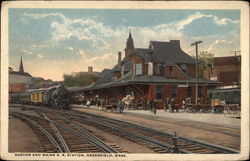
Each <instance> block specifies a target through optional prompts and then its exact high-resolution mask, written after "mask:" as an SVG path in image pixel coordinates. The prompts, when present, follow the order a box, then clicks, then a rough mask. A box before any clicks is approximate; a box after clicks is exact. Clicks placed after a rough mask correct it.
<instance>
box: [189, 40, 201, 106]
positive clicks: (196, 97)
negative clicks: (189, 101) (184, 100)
mask: <svg viewBox="0 0 250 161" xmlns="http://www.w3.org/2000/svg"><path fill="white" fill-rule="evenodd" d="M202 42H203V41H195V42H194V43H192V44H191V46H194V45H195V49H196V88H195V108H196V109H197V104H198V44H200V43H202Z"/></svg>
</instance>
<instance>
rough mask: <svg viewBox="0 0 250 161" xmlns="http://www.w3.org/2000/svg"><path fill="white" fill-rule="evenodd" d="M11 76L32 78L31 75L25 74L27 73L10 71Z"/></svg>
mask: <svg viewBox="0 0 250 161" xmlns="http://www.w3.org/2000/svg"><path fill="white" fill-rule="evenodd" d="M9 74H16V75H22V76H26V77H32V76H31V75H30V74H29V73H25V72H17V71H9Z"/></svg>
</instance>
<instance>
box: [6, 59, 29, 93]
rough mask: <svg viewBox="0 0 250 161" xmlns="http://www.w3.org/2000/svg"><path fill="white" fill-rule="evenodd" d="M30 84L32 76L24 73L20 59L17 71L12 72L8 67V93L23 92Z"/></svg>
mask: <svg viewBox="0 0 250 161" xmlns="http://www.w3.org/2000/svg"><path fill="white" fill-rule="evenodd" d="M31 83H32V76H31V75H30V74H29V73H26V72H24V68H23V61H22V57H21V60H20V65H19V70H18V71H14V70H13V69H12V68H11V67H9V93H17V92H24V91H25V90H26V89H27V87H28V86H29V85H30V84H31Z"/></svg>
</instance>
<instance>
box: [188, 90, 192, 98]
mask: <svg viewBox="0 0 250 161" xmlns="http://www.w3.org/2000/svg"><path fill="white" fill-rule="evenodd" d="M187 97H189V98H192V88H191V87H188V88H187Z"/></svg>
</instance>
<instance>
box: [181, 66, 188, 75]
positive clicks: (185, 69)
mask: <svg viewBox="0 0 250 161" xmlns="http://www.w3.org/2000/svg"><path fill="white" fill-rule="evenodd" d="M180 68H181V70H182V71H183V72H184V73H185V74H187V71H188V68H187V64H181V65H180Z"/></svg>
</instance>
